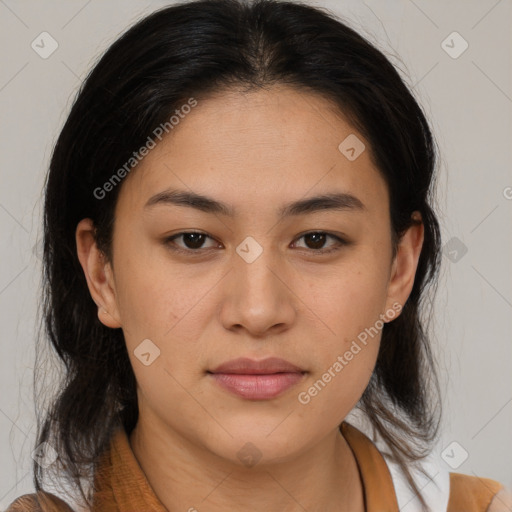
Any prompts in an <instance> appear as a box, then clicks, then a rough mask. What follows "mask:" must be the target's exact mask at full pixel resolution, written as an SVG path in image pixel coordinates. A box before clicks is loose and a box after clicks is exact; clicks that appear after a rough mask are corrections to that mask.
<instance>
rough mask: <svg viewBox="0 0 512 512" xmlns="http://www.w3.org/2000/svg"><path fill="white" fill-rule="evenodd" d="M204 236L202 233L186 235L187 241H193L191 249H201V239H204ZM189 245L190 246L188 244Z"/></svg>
mask: <svg viewBox="0 0 512 512" xmlns="http://www.w3.org/2000/svg"><path fill="white" fill-rule="evenodd" d="M203 236H204V235H203V234H201V233H187V234H186V235H185V237H184V238H185V240H187V238H188V239H192V247H190V248H191V249H197V248H200V247H201V245H202V241H203V240H202V239H201V237H203ZM194 237H195V242H194ZM187 245H190V244H188V243H187Z"/></svg>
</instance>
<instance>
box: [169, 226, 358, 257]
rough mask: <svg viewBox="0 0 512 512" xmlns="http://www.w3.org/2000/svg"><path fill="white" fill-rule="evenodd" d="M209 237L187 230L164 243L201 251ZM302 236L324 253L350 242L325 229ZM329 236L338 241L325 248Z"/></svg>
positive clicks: (175, 249) (172, 248)
mask: <svg viewBox="0 0 512 512" xmlns="http://www.w3.org/2000/svg"><path fill="white" fill-rule="evenodd" d="M178 238H183V243H184V244H185V247H184V248H183V247H181V246H176V243H175V242H174V240H176V239H178ZM207 238H210V239H211V240H214V239H213V238H212V237H210V236H208V235H207V234H205V233H200V232H195V231H187V232H182V233H177V234H176V235H173V236H171V237H168V238H166V239H165V240H164V244H165V245H167V246H168V247H169V248H170V249H171V250H173V251H177V252H188V253H191V252H199V249H202V248H203V247H202V245H203V243H204V241H205V240H206V239H207ZM301 238H304V239H305V241H306V243H307V244H309V245H312V246H313V247H306V249H310V250H311V251H312V252H317V253H322V254H326V253H329V252H333V251H337V250H339V249H340V248H341V247H342V246H344V245H348V242H347V241H346V240H343V239H342V238H340V237H339V236H336V235H331V234H329V233H325V232H324V231H312V232H310V233H305V234H304V235H301V236H300V237H299V238H297V240H300V239H301ZM328 238H332V239H334V240H335V241H337V242H338V243H337V245H336V246H334V247H331V248H328V249H323V248H322V246H323V245H324V244H325V241H326V240H327V239H328ZM212 247H213V246H212Z"/></svg>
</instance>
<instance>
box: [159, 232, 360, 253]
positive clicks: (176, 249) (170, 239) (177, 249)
mask: <svg viewBox="0 0 512 512" xmlns="http://www.w3.org/2000/svg"><path fill="white" fill-rule="evenodd" d="M194 233H195V234H198V235H205V236H206V237H207V238H211V239H212V240H213V238H212V237H210V236H209V235H207V234H206V233H203V232H202V231H182V232H180V233H176V234H175V235H172V236H170V237H167V238H165V239H164V245H165V246H166V247H168V248H169V249H170V250H172V251H173V252H177V253H182V254H189V255H190V254H191V253H192V254H194V253H199V252H201V251H202V249H183V248H181V247H177V246H176V245H175V244H174V239H175V238H179V237H181V236H183V235H189V234H194ZM314 234H316V235H327V236H328V237H331V238H334V239H335V240H337V241H338V246H336V247H333V248H330V249H318V250H315V249H307V248H306V249H305V250H307V251H311V252H313V253H317V254H319V255H324V254H330V253H333V252H336V251H339V250H340V249H341V248H342V247H344V246H347V245H350V242H348V241H347V240H344V239H343V238H341V237H339V236H337V235H333V234H331V233H328V232H326V231H308V232H307V233H303V234H302V235H301V236H300V237H299V238H297V240H300V239H301V238H304V237H305V236H307V235H314ZM211 249H213V247H212V248H211ZM208 250H209V249H206V251H208Z"/></svg>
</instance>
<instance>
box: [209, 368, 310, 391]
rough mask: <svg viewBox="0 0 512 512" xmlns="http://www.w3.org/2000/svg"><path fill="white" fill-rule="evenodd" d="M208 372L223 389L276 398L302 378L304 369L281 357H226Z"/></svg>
mask: <svg viewBox="0 0 512 512" xmlns="http://www.w3.org/2000/svg"><path fill="white" fill-rule="evenodd" d="M207 374H208V375H209V376H210V377H211V378H212V379H213V380H214V381H215V382H216V383H217V384H218V385H219V386H221V387H222V388H223V389H224V390H226V391H229V392H230V393H232V394H235V395H237V396H239V397H242V398H245V399H247V400H269V399H272V398H275V397H277V396H279V395H281V394H282V393H284V392H285V391H286V390H288V389H290V388H291V387H293V386H296V385H297V384H298V383H299V382H301V381H302V380H303V379H304V378H305V375H306V374H307V372H306V371H305V370H303V369H302V368H300V367H298V366H296V365H293V364H292V363H290V362H288V361H286V360H284V359H280V358H267V359H264V360H262V361H255V360H252V359H247V358H240V359H235V360H232V361H228V362H226V363H223V364H221V365H220V366H218V367H216V368H215V369H214V370H212V371H208V372H207Z"/></svg>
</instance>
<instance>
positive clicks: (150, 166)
mask: <svg viewBox="0 0 512 512" xmlns="http://www.w3.org/2000/svg"><path fill="white" fill-rule="evenodd" d="M346 141H347V142H346ZM347 145H348V146H349V148H348V149H351V148H352V147H353V148H354V149H355V151H356V152H357V153H356V158H355V159H353V158H348V157H347V155H348V156H349V157H350V156H353V155H354V151H352V153H350V152H349V153H346V150H347ZM167 188H176V189H188V190H189V191H190V192H195V193H198V194H206V193H207V194H208V196H215V198H216V199H218V200H219V201H222V202H226V203H229V204H231V205H234V206H235V203H236V205H237V206H239V207H240V208H241V210H240V208H236V210H237V211H239V210H240V211H243V205H244V204H247V205H253V206H257V207H258V206H259V207H261V206H262V205H275V206H276V208H277V207H278V206H279V204H280V203H282V202H283V198H284V197H285V196H286V197H287V198H289V199H298V198H300V197H303V196H307V195H313V194H318V193H325V192H327V191H330V190H332V189H336V190H337V191H343V192H347V193H351V194H353V195H356V196H358V197H360V199H361V200H362V201H363V202H364V203H365V205H366V204H367V203H368V206H369V209H370V210H371V209H372V205H373V206H375V207H377V208H382V207H383V206H384V207H387V190H386V186H385V182H384V180H383V178H382V176H381V175H380V172H379V171H378V170H377V168H376V167H375V166H374V164H373V161H372V158H371V154H370V147H369V144H368V142H367V141H366V140H365V139H364V137H363V136H362V135H361V134H360V133H358V132H357V131H356V130H355V128H354V127H353V126H352V125H351V124H350V123H349V122H348V121H347V120H346V119H345V118H344V117H343V115H342V114H341V113H340V112H339V111H338V110H337V109H336V108H335V107H334V105H333V104H332V103H330V102H329V101H328V100H327V99H325V98H323V97H321V96H319V95H315V94H312V93H309V92H304V91H299V90H297V89H294V88H289V87H285V86H275V87H273V88H271V89H269V90H257V91H253V92H248V93H242V92H238V91H227V92H223V93H217V94H215V95H213V96H210V97H208V98H207V99H199V98H198V99H197V106H195V107H194V108H192V109H190V110H189V111H188V113H187V114H182V116H181V117H180V119H179V122H178V123H177V124H175V125H174V127H173V128H172V130H170V131H169V134H168V135H166V136H165V137H164V138H163V140H162V141H161V142H159V143H158V144H157V145H156V147H155V148H154V149H151V150H150V151H149V154H147V156H145V157H144V159H143V160H142V162H141V163H139V164H138V165H137V166H136V168H135V169H134V170H133V171H132V172H131V174H130V175H129V176H128V177H127V178H125V183H123V187H122V190H121V194H120V197H119V202H121V201H122V202H123V203H127V202H128V203H130V207H131V209H137V210H141V209H142V208H143V207H144V205H145V203H146V202H147V200H148V199H149V198H150V197H151V196H153V195H154V194H157V193H160V192H162V191H163V190H165V189H167ZM380 203H383V204H380ZM252 211H254V210H252Z"/></svg>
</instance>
